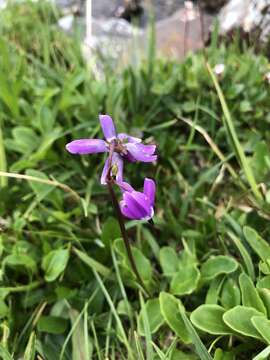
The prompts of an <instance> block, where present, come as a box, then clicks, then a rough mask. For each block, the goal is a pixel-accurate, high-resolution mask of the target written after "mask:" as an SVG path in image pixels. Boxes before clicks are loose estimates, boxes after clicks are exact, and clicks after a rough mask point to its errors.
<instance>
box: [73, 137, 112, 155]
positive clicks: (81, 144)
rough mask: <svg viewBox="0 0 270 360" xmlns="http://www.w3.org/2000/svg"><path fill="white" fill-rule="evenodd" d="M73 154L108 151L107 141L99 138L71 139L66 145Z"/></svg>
mask: <svg viewBox="0 0 270 360" xmlns="http://www.w3.org/2000/svg"><path fill="white" fill-rule="evenodd" d="M66 149H67V151H69V152H70V153H71V154H94V153H101V152H107V151H108V149H107V146H106V142H105V141H104V140H99V139H80V140H74V141H71V142H70V143H68V144H67V145H66Z"/></svg>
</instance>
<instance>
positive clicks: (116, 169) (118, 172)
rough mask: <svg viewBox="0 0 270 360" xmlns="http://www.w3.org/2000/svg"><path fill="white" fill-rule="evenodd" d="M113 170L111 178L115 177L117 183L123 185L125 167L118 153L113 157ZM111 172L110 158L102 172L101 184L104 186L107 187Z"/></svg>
mask: <svg viewBox="0 0 270 360" xmlns="http://www.w3.org/2000/svg"><path fill="white" fill-rule="evenodd" d="M111 166H112V169H111V174H110V175H111V176H115V179H116V181H117V182H119V183H121V182H123V166H124V162H123V159H122V158H121V156H120V155H119V154H117V153H113V155H112V164H111ZM108 170H109V158H107V159H106V161H105V165H104V167H103V170H102V174H101V179H100V182H101V184H102V185H106V184H107V181H106V177H107V174H108Z"/></svg>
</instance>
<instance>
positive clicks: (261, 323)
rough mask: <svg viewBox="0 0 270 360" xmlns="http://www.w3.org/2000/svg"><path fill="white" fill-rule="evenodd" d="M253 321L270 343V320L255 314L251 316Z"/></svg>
mask: <svg viewBox="0 0 270 360" xmlns="http://www.w3.org/2000/svg"><path fill="white" fill-rule="evenodd" d="M251 322H252V324H253V325H254V326H255V328H256V329H257V330H258V332H259V333H260V334H261V336H262V337H263V338H264V340H265V341H267V343H268V344H269V345H270V320H268V319H266V318H264V317H261V316H254V317H252V318H251Z"/></svg>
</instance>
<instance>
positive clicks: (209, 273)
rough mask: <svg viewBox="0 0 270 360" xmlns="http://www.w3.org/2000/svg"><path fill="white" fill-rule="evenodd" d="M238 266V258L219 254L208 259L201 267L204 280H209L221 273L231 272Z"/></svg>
mask: <svg viewBox="0 0 270 360" xmlns="http://www.w3.org/2000/svg"><path fill="white" fill-rule="evenodd" d="M237 268H238V263H237V261H236V260H234V259H233V258H231V257H229V256H223V255H218V256H215V257H213V258H210V259H208V260H207V261H206V262H205V263H204V264H203V265H202V267H201V274H202V280H205V281H209V280H211V279H214V278H215V277H216V276H218V275H220V274H230V273H232V272H234V271H235V270H236V269H237Z"/></svg>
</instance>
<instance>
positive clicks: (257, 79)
mask: <svg viewBox="0 0 270 360" xmlns="http://www.w3.org/2000/svg"><path fill="white" fill-rule="evenodd" d="M58 16H59V14H58V12H57V9H55V8H52V7H51V6H50V5H48V3H47V2H41V3H39V4H38V3H31V4H29V3H27V2H26V3H23V4H19V5H18V4H15V5H13V6H11V7H10V8H7V9H6V10H4V11H2V12H1V13H0V24H1V25H0V34H1V40H0V199H1V201H0V256H1V269H0V270H1V271H0V281H1V284H0V319H1V330H0V335H1V336H0V358H2V359H4V360H6V359H19V358H23V359H27V360H28V359H34V358H38V357H37V356H39V359H44V360H45V359H46V360H55V359H62V360H69V359H72V360H79V359H80V360H82V359H83V360H84V359H89V358H93V359H98V360H105V359H115V360H116V359H123V360H124V359H140V360H143V359H147V360H148V359H149V360H151V359H153V360H156V359H163V360H164V359H170V360H195V359H214V360H223V359H226V360H227V359H228V360H231V359H237V360H238V359H240V360H241V359H253V358H254V359H263V358H267V356H268V354H269V346H268V345H269V344H268V343H267V341H268V340H266V339H269V336H268V335H267V334H268V333H269V331H270V328H269V326H270V325H269V324H270V323H269V322H268V321H267V319H268V320H269V319H270V290H269V289H270V245H269V238H270V228H269V215H270V192H269V186H270V177H269V173H270V172H269V170H270V149H269V143H270V132H269V125H270V116H269V95H270V87H269V84H267V83H266V82H265V81H264V74H265V73H266V72H267V71H268V61H267V59H266V58H265V57H264V56H262V55H258V54H257V55H255V54H254V52H253V50H252V49H250V48H246V49H245V51H244V52H242V51H240V47H239V46H238V43H237V41H235V42H233V43H232V44H231V45H229V46H227V47H226V46H225V45H221V46H219V48H217V46H216V45H215V41H216V40H215V36H214V37H213V40H212V44H210V46H209V48H207V49H206V55H207V62H208V64H209V65H208V68H207V67H206V62H205V58H204V55H203V54H202V53H200V52H199V53H197V54H193V55H192V54H189V55H188V56H187V58H186V59H185V60H184V61H183V62H181V63H179V62H177V61H174V60H166V59H157V58H156V55H155V47H154V46H153V45H154V35H153V32H152V28H151V26H150V28H149V38H150V42H149V48H148V55H147V56H148V58H147V59H144V60H141V61H140V63H139V64H138V65H137V66H136V67H132V66H129V67H125V68H122V69H121V70H117V71H116V70H115V69H114V67H112V66H111V64H110V63H109V62H106V61H104V59H103V60H101V59H99V58H98V57H97V58H96V59H95V61H97V64H98V65H99V66H100V68H101V69H103V71H104V76H102V77H100V76H99V74H97V73H95V72H91V71H89V70H88V68H87V65H86V64H85V62H84V60H83V57H82V55H81V51H80V41H79V36H80V34H79V30H78V32H76V33H75V34H74V36H72V37H68V36H66V35H65V34H64V33H62V32H60V31H59V29H58V28H57V25H56V24H57V19H58ZM221 62H222V63H224V64H225V65H226V69H225V72H224V74H223V76H222V77H220V78H218V79H217V78H216V77H215V75H214V74H213V67H214V65H216V64H218V63H221ZM99 113H108V114H110V115H111V116H112V117H113V118H114V120H115V122H116V125H117V128H118V130H119V131H121V132H128V133H130V134H133V135H135V136H136V135H140V134H141V133H143V138H144V139H145V141H146V142H149V143H152V142H154V143H156V144H157V145H158V153H159V158H158V162H157V164H155V165H150V166H149V165H146V164H142V163H138V164H137V163H135V164H126V168H125V175H126V178H127V180H128V181H131V182H132V184H133V185H134V187H135V188H137V189H141V188H142V185H143V178H144V177H146V176H147V177H152V178H154V179H155V180H156V182H157V200H156V209H155V217H154V222H155V226H154V227H152V226H150V225H148V224H141V223H138V222H136V221H135V222H134V221H127V222H126V227H127V230H128V235H129V239H130V241H131V243H132V247H133V250H132V251H133V252H134V254H135V255H136V263H137V266H138V268H139V270H140V272H141V276H142V278H143V280H144V282H145V284H146V286H147V289H148V290H149V292H150V293H151V299H148V298H147V297H146V296H143V294H141V292H140V290H139V289H140V287H139V286H138V284H137V282H136V277H135V276H134V275H133V273H132V270H131V268H130V265H129V261H128V259H127V256H126V252H125V249H124V247H123V242H122V239H121V238H120V231H119V228H118V224H117V222H116V220H115V218H114V213H113V209H112V207H111V203H110V199H109V197H108V193H107V190H106V188H105V187H103V186H101V185H100V183H99V177H100V174H101V171H102V166H103V162H104V159H103V156H102V155H92V156H81V157H79V156H72V155H70V154H69V153H67V151H66V150H65V144H66V143H67V142H68V141H70V140H71V139H76V138H86V137H89V138H92V137H101V136H102V135H101V130H100V126H99V123H98V114H99ZM245 226H248V227H249V229H250V228H251V229H254V231H253V230H249V231H248V233H247V231H246V230H245V231H244V232H243V228H244V227H245ZM245 229H247V228H245ZM247 234H248V235H247ZM264 240H265V241H264ZM260 249H263V251H261V250H260ZM268 255H269V256H268ZM243 273H245V274H246V276H243ZM241 274H242V275H241ZM240 276H241V277H240ZM239 277H240V279H241V281H240V282H239ZM247 289H249V290H248V291H247ZM161 301H162V308H161V306H160V303H161ZM258 304H260V307H259V308H260V309H262V312H261V313H259V314H261V316H263V317H264V321H262V324H260V323H259V322H258V321H256V319H257V316H256V315H258V313H257V312H256V309H257V308H258ZM217 305H218V306H217ZM199 306H200V308H199ZM198 308H199V310H197V311H196V321H194V322H192V319H193V318H195V316H190V315H191V314H192V313H193V312H194V311H195V310H196V309H198ZM239 309H240V310H239ZM222 314H223V315H222ZM190 319H191V320H190ZM208 319H211V321H208ZM254 319H255V320H254ZM257 320H258V319H257ZM258 323H259V325H260V326H261V327H258ZM254 324H256V326H257V327H255V325H254Z"/></svg>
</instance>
